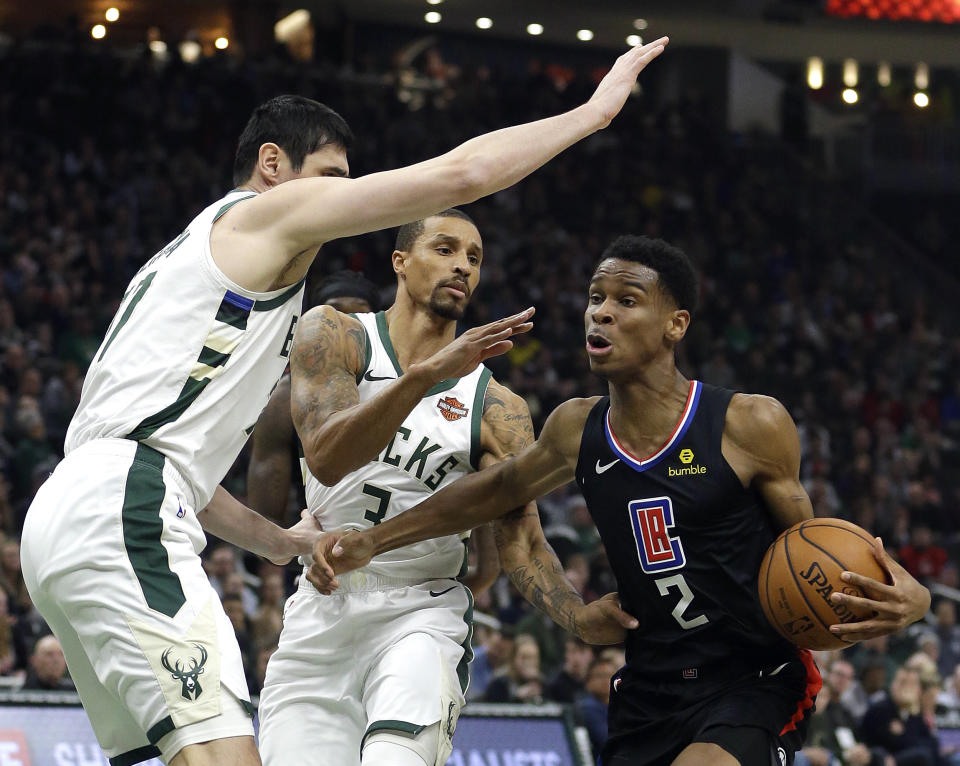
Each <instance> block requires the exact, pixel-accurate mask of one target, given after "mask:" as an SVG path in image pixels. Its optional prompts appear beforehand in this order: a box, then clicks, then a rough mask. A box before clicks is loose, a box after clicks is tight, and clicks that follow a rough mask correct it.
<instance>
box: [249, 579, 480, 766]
mask: <svg viewBox="0 0 960 766" xmlns="http://www.w3.org/2000/svg"><path fill="white" fill-rule="evenodd" d="M340 582H341V588H340V590H338V591H337V592H336V593H335V594H334V595H332V596H322V595H320V594H319V593H318V592H317V591H316V590H315V589H314V587H313V586H312V585H310V583H309V582H307V580H306V578H303V579H302V580H301V584H300V588H299V590H298V591H297V592H296V593H295V594H294V595H293V596H291V597H290V598H289V599H288V600H287V604H286V607H285V610H284V625H283V632H282V633H281V634H280V646H279V649H277V651H276V652H275V653H274V654H273V656H272V657H271V658H270V662H269V664H268V665H267V674H266V680H265V682H264V687H263V691H262V692H261V694H260V755H261V757H262V758H263V763H264V766H288V765H289V764H295V763H311V762H313V761H315V760H316V758H317V754H318V753H322V754H323V758H322V760H323V762H324V763H331V764H334V763H335V764H337V766H350V765H351V764H353V765H354V766H356V764H359V763H360V751H361V748H362V746H363V743H364V740H365V738H366V736H367V735H368V734H371V733H373V732H375V731H392V732H400V733H402V734H407V735H415V734H417V733H419V731H421V730H422V729H424V728H426V727H427V726H429V725H431V724H433V723H436V722H438V721H439V722H440V741H441V745H440V747H441V751H444V750H446V754H447V755H448V754H449V747H450V740H451V739H452V737H453V731H454V729H455V727H456V722H457V718H458V716H459V714H460V708H461V707H462V706H463V702H464V698H463V694H464V692H465V691H466V688H467V683H468V680H469V677H468V675H467V664H468V663H469V661H470V660H471V659H473V651H472V649H471V648H470V638H471V634H472V625H471V622H472V619H473V596H472V595H471V593H470V591H469V590H468V589H467V588H466V587H465V586H464V585H462V584H461V583H459V582H457V581H456V580H450V579H445V580H431V581H428V582H424V583H419V584H415V585H411V584H406V585H397V584H393V585H391V584H390V581H388V580H386V579H385V578H377V577H374V576H372V575H367V574H365V573H363V572H355V573H351V574H350V575H344V576H342V577H341V578H340ZM367 588H370V590H367ZM345 591H346V592H345ZM440 758H442V760H439V762H440V763H441V764H442V763H443V762H444V761H445V760H446V755H444V754H443V752H441V755H440Z"/></svg>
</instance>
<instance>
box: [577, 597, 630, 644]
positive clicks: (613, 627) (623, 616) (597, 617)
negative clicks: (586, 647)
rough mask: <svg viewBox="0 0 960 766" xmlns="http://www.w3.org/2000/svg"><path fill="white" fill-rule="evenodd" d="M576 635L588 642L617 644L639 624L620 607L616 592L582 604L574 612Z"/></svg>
mask: <svg viewBox="0 0 960 766" xmlns="http://www.w3.org/2000/svg"><path fill="white" fill-rule="evenodd" d="M576 625H577V635H578V636H579V637H580V638H581V639H582V640H583V641H586V642H587V643H588V644H619V643H621V642H622V641H623V640H624V639H625V638H626V637H627V631H628V630H633V629H634V628H636V627H637V625H639V623H638V622H637V620H636V619H635V618H634V617H632V616H630V615H629V614H627V613H626V612H624V611H623V610H622V609H621V608H620V598H619V596H618V595H617V594H616V593H608V594H607V595H606V596H604V597H603V598H598V599H597V600H596V601H591V602H590V603H589V604H584V605H583V606H582V607H580V608H579V609H578V610H577V614H576Z"/></svg>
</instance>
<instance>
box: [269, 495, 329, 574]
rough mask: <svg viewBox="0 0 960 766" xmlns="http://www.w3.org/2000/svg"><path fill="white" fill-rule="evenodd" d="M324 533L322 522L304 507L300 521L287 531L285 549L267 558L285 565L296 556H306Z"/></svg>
mask: <svg viewBox="0 0 960 766" xmlns="http://www.w3.org/2000/svg"><path fill="white" fill-rule="evenodd" d="M322 533H323V527H321V526H320V522H319V521H317V520H316V519H315V518H314V516H313V514H312V513H310V511H308V510H307V509H303V510H302V511H300V521H298V522H297V523H296V524H294V525H293V526H292V527H290V528H289V529H288V530H287V531H286V535H285V538H286V542H287V545H286V546H285V550H284V551H283V552H281V553H278V554H277V556H276V557H274V556H268V557H267V560H268V561H270V562H272V563H274V564H277V565H279V566H283V565H284V564H286V563H287V562H289V561H290V559H292V558H293V557H295V556H305V555H306V554H308V553H310V550H311V549H312V548H313V544H314V543H315V542H316V541H317V540H318V539H320V535H321V534H322Z"/></svg>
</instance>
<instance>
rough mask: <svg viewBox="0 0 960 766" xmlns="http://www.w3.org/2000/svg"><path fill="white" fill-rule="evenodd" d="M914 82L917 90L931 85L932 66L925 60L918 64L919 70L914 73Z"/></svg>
mask: <svg viewBox="0 0 960 766" xmlns="http://www.w3.org/2000/svg"><path fill="white" fill-rule="evenodd" d="M913 84H914V85H916V86H917V90H926V89H927V88H929V87H930V67H929V66H927V65H926V64H925V63H924V62H922V61H921V62H920V63H919V64H917V71H916V72H915V73H914V75H913Z"/></svg>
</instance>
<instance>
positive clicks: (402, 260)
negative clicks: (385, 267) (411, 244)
mask: <svg viewBox="0 0 960 766" xmlns="http://www.w3.org/2000/svg"><path fill="white" fill-rule="evenodd" d="M408 255H409V253H407V252H406V251H404V250H394V251H393V255H391V256H390V260H391V262H392V263H393V273H394V274H396V275H397V276H398V277H400V278H401V279H404V275H405V272H406V270H407V256H408Z"/></svg>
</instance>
